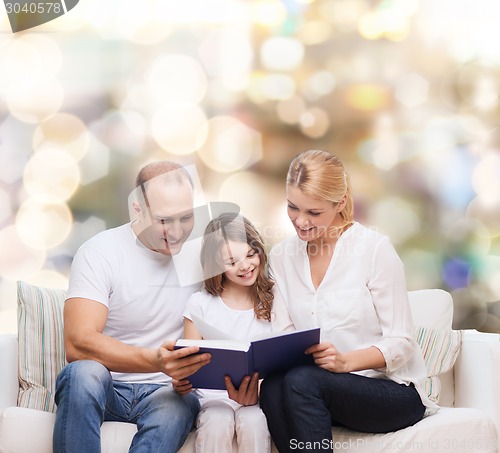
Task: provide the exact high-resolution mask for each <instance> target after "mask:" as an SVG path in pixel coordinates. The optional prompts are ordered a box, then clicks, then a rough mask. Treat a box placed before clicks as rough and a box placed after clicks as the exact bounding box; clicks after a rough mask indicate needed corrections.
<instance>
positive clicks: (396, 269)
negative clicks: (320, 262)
mask: <svg viewBox="0 0 500 453" xmlns="http://www.w3.org/2000/svg"><path fill="white" fill-rule="evenodd" d="M306 247H307V243H306V242H305V241H301V240H300V239H299V238H298V237H297V236H294V237H292V238H289V239H286V240H284V241H282V242H281V243H279V244H277V245H276V246H275V247H274V248H273V249H272V250H271V253H270V257H269V260H270V267H271V273H272V276H273V277H274V279H275V281H276V286H275V298H274V304H273V329H275V330H287V329H299V330H301V329H309V328H312V327H320V328H321V341H328V342H331V343H332V344H334V345H335V347H337V348H338V350H339V351H340V352H348V351H352V350H356V349H362V348H368V347H370V346H375V347H377V348H378V349H379V350H380V351H381V352H382V354H383V356H384V358H385V361H386V364H387V366H386V368H385V369H383V370H364V371H358V372H356V373H357V374H360V375H364V376H370V377H375V378H385V379H391V380H393V381H395V382H398V383H400V384H403V383H404V384H409V383H413V384H414V385H415V387H416V389H417V391H418V392H419V394H420V397H421V398H422V402H423V404H424V405H425V406H427V407H429V408H435V407H436V406H435V404H434V403H432V402H431V401H430V400H429V399H428V398H427V395H426V393H425V390H424V382H425V378H426V369H425V364H424V361H423V358H422V355H421V354H420V353H419V350H418V348H419V346H418V344H417V343H416V341H415V340H414V327H413V320H412V317H411V311H410V306H409V303H408V293H407V289H406V280H405V275H404V268H403V264H402V262H401V260H400V258H399V256H398V255H397V253H396V251H395V250H394V247H393V246H392V244H391V242H390V241H389V239H388V238H387V237H386V236H384V235H382V234H380V233H378V232H376V231H373V230H371V229H368V228H366V227H364V226H362V225H361V224H359V223H357V222H355V223H354V224H353V225H352V226H351V227H350V228H349V229H348V230H346V231H345V232H344V233H343V234H342V235H341V236H340V238H339V240H338V242H337V244H336V246H335V250H334V253H333V257H332V259H331V262H330V264H329V267H328V269H327V271H326V274H325V276H324V278H323V280H322V282H321V283H320V285H319V286H318V288H317V289H315V288H314V285H313V283H312V278H311V270H310V267H309V257H308V255H307V248H306Z"/></svg>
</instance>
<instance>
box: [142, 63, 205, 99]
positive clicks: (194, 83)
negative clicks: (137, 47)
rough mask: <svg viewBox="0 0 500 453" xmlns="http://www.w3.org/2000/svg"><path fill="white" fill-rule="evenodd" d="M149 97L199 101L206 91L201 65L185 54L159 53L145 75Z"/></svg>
mask: <svg viewBox="0 0 500 453" xmlns="http://www.w3.org/2000/svg"><path fill="white" fill-rule="evenodd" d="M146 81H147V85H148V88H149V93H150V96H151V99H152V100H153V101H154V102H155V103H156V104H157V105H160V106H163V105H165V103H166V102H173V101H189V102H200V101H201V100H202V99H203V97H204V96H205V94H206V91H207V77H206V75H205V72H204V71H203V68H202V67H201V65H200V64H199V63H198V62H197V61H196V60H195V59H193V58H191V57H187V56H185V55H161V56H159V57H157V58H156V60H155V61H154V62H153V64H152V66H151V69H150V70H149V72H148V74H147V75H146Z"/></svg>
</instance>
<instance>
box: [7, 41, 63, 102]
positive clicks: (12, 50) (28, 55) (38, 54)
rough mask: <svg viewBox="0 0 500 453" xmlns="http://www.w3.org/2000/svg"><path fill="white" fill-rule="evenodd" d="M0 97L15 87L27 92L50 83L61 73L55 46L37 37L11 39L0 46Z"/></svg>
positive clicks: (58, 55) (53, 43) (59, 52)
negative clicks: (0, 66)
mask: <svg viewBox="0 0 500 453" xmlns="http://www.w3.org/2000/svg"><path fill="white" fill-rule="evenodd" d="M0 60H1V61H2V70H1V71H0V93H1V92H2V91H3V90H5V94H6V95H7V94H8V93H9V92H10V91H11V90H12V89H15V88H16V87H18V86H22V87H26V88H30V87H32V86H40V85H43V84H46V83H48V82H50V81H51V80H52V79H54V78H55V77H56V76H57V74H58V72H59V71H60V69H61V64H62V55H61V51H60V50H59V48H58V46H57V44H56V43H55V42H54V41H53V40H52V39H51V38H49V37H47V36H44V35H42V34H40V33H37V34H29V33H28V34H22V35H20V36H12V37H10V38H9V39H8V40H7V41H6V42H4V45H3V46H0Z"/></svg>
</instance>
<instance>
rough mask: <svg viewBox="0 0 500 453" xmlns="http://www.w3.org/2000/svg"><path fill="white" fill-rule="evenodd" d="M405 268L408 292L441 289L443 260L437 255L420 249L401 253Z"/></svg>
mask: <svg viewBox="0 0 500 453" xmlns="http://www.w3.org/2000/svg"><path fill="white" fill-rule="evenodd" d="M401 260H402V261H403V263H404V266H405V275H406V281H407V285H408V290H409V291H413V290H418V289H422V288H439V286H440V285H441V284H442V283H441V259H440V257H439V256H437V255H436V254H435V253H432V252H429V251H427V250H420V249H406V250H403V252H402V253H401Z"/></svg>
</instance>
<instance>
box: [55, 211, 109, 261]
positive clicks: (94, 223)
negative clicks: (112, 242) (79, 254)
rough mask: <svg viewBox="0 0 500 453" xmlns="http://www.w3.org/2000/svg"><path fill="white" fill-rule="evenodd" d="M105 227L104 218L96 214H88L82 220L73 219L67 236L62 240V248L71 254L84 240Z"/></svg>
mask: <svg viewBox="0 0 500 453" xmlns="http://www.w3.org/2000/svg"><path fill="white" fill-rule="evenodd" d="M105 229H106V222H105V221H104V219H101V218H99V217H96V216H90V217H88V218H87V219H85V220H84V221H83V222H80V221H75V222H73V227H72V229H71V232H70V234H69V236H68V238H67V239H66V241H65V242H64V249H65V250H67V253H68V254H70V255H72V256H73V255H74V254H75V253H76V251H77V250H78V249H79V248H80V246H81V245H82V244H83V243H84V242H85V241H87V240H88V239H90V238H91V237H93V236H95V235H96V234H97V233H100V232H101V231H104V230H105Z"/></svg>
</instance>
